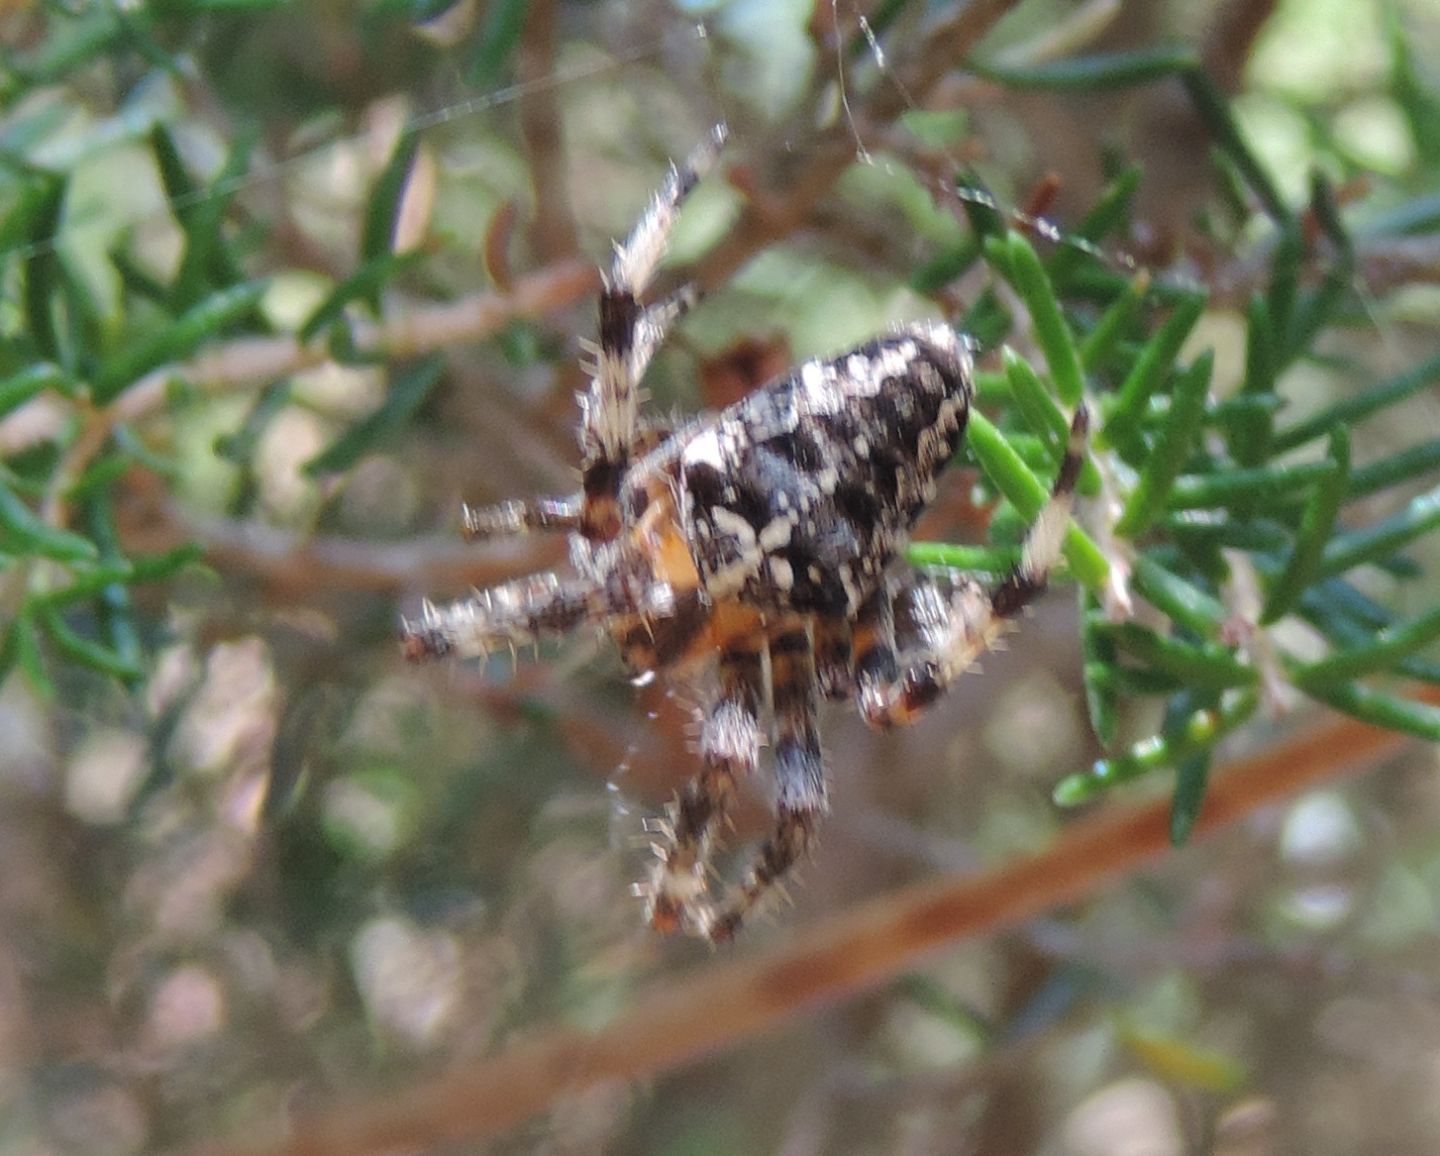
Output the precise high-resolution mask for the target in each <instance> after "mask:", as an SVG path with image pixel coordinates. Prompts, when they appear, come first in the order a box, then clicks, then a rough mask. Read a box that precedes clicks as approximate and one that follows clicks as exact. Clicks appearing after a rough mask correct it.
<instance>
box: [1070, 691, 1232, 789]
mask: <svg viewBox="0 0 1440 1156" xmlns="http://www.w3.org/2000/svg"><path fill="white" fill-rule="evenodd" d="M1259 703H1260V697H1259V695H1258V693H1256V692H1255V691H1253V690H1247V691H1240V692H1236V693H1232V694H1231V695H1228V696H1227V697H1226V698H1225V699H1224V700H1222V701H1221V704H1220V706H1219V707H1218V708H1207V709H1205V710H1200V711H1196V712H1195V713H1194V714H1192V715H1191V716H1190V717H1189V718H1188V719H1187V720H1186V721H1185V723H1184V725H1183V726H1181V727H1179V728H1177V730H1176V731H1175V732H1174V733H1172V734H1168V735H1155V736H1153V737H1152V738H1148V739H1145V740H1144V741H1143V742H1139V743H1136V744H1135V745H1134V746H1133V747H1131V748H1130V749H1129V750H1128V751H1127V752H1126V753H1125V754H1123V755H1119V756H1117V757H1116V758H1113V759H1101V760H1100V761H1099V762H1097V763H1095V765H1094V766H1092V767H1091V768H1090V770H1088V771H1085V772H1082V773H1080V774H1078V775H1070V776H1069V777H1067V778H1064V779H1062V780H1061V781H1060V783H1059V784H1058V785H1057V786H1056V788H1055V795H1054V797H1055V802H1056V803H1057V804H1059V805H1060V806H1062V807H1073V806H1075V805H1076V804H1078V803H1085V802H1089V801H1090V800H1091V799H1093V798H1095V797H1096V796H1098V795H1100V794H1101V793H1102V792H1104V791H1106V790H1108V789H1109V788H1110V787H1113V786H1115V785H1117V784H1119V783H1128V782H1130V781H1131V780H1133V779H1138V778H1140V777H1142V776H1143V775H1148V774H1150V773H1151V772H1152V771H1158V770H1162V769H1164V768H1166V767H1173V766H1177V765H1178V764H1179V763H1180V762H1181V761H1183V760H1184V759H1187V758H1190V757H1191V756H1193V755H1196V754H1199V753H1200V752H1202V751H1206V750H1209V749H1210V748H1211V747H1213V746H1214V745H1215V744H1216V743H1217V742H1219V741H1220V740H1221V739H1222V738H1224V737H1225V736H1226V735H1227V734H1229V733H1230V732H1231V731H1233V730H1234V729H1235V728H1236V727H1238V726H1240V725H1241V724H1242V723H1245V722H1247V721H1249V719H1250V717H1251V716H1252V715H1253V714H1254V713H1255V709H1256V707H1258V706H1259Z"/></svg>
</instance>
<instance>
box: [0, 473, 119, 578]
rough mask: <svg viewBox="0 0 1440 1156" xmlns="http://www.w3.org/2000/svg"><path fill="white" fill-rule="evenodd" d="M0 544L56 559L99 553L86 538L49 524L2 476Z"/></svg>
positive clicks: (86, 559) (90, 557)
mask: <svg viewBox="0 0 1440 1156" xmlns="http://www.w3.org/2000/svg"><path fill="white" fill-rule="evenodd" d="M0 548H3V549H5V550H7V551H11V552H18V553H26V554H39V555H40V556H41V557H43V558H53V559H55V560H56V561H57V562H89V561H93V560H95V559H97V558H98V557H99V556H100V551H99V550H98V549H97V548H96V546H95V543H94V542H92V541H90V539H89V538H85V537H82V536H81V535H79V534H76V533H73V532H71V531H70V530H66V529H63V528H62V527H59V526H52V525H50V523H48V522H46V521H45V520H44V519H43V518H41V517H40V516H39V515H38V514H36V513H35V512H34V511H33V510H32V509H30V507H29V506H27V505H26V504H25V503H24V502H23V501H21V500H20V497H19V495H18V494H16V493H15V491H14V490H12V489H11V488H10V486H9V485H8V484H7V483H6V482H5V481H3V480H0Z"/></svg>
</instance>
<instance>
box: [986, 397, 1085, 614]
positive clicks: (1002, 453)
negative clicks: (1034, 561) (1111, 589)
mask: <svg viewBox="0 0 1440 1156" xmlns="http://www.w3.org/2000/svg"><path fill="white" fill-rule="evenodd" d="M966 438H967V441H968V442H969V445H970V449H971V452H972V453H974V455H975V460H976V461H978V462H979V463H980V467H981V468H982V469H983V470H984V471H985V473H986V475H987V476H988V477H989V478H990V480H991V481H992V482H994V483H995V488H996V489H997V490H999V491H1000V493H1002V494H1004V495H1005V497H1006V498H1007V499H1008V500H1009V501H1010V503H1011V504H1012V505H1013V506H1014V507H1015V508H1016V509H1017V510H1019V511H1020V513H1021V515H1022V516H1023V517H1024V518H1025V519H1026V520H1033V519H1034V518H1035V517H1036V516H1037V515H1038V514H1039V513H1040V510H1041V509H1042V507H1044V505H1045V502H1046V501H1047V500H1048V498H1049V491H1047V490H1046V488H1045V486H1044V485H1043V484H1042V483H1041V482H1040V479H1039V478H1037V477H1036V476H1035V475H1034V474H1033V473H1032V472H1031V471H1030V468H1029V467H1028V466H1026V465H1025V463H1024V462H1023V461H1021V460H1020V456H1019V455H1018V454H1016V453H1015V451H1014V450H1013V449H1012V448H1011V447H1010V445H1009V444H1008V443H1007V442H1006V440H1005V435H1004V434H1002V433H1001V432H1000V431H999V430H998V429H996V428H995V426H994V425H993V424H992V423H991V422H990V420H989V419H988V418H986V417H985V415H984V414H980V413H975V412H973V411H972V412H971V414H970V424H969V426H968V427H967V432H966ZM1064 552H1065V558H1066V560H1067V561H1068V562H1069V563H1070V572H1071V573H1072V574H1074V575H1075V580H1076V581H1077V582H1079V583H1081V584H1082V585H1083V586H1085V587H1086V589H1089V590H1096V591H1098V590H1101V589H1102V588H1103V587H1104V585H1105V579H1106V578H1107V577H1108V576H1109V573H1110V563H1109V562H1107V561H1106V560H1105V555H1104V553H1103V552H1102V551H1101V550H1100V547H1099V546H1097V545H1095V543H1094V541H1092V540H1091V538H1090V536H1089V535H1088V534H1086V533H1085V531H1084V530H1082V529H1080V527H1079V526H1076V525H1075V524H1074V523H1073V522H1072V523H1071V525H1070V526H1069V527H1068V528H1067V529H1066V531H1065V546H1064Z"/></svg>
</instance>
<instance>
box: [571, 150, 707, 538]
mask: <svg viewBox="0 0 1440 1156" xmlns="http://www.w3.org/2000/svg"><path fill="white" fill-rule="evenodd" d="M725 136H726V129H725V126H724V125H717V126H716V127H715V129H714V130H713V131H712V132H711V134H710V137H709V139H707V140H706V141H705V142H704V143H703V144H701V145H700V147H699V148H697V149H696V150H695V151H694V153H692V154H691V156H690V158H689V160H688V161H687V162H686V163H685V164H684V165H683V166H681V167H679V168H672V169H671V170H670V175H669V177H667V178H666V181H665V183H664V184H663V185H661V187H660V190H659V191H658V192H657V193H656V194H655V198H654V200H653V201H651V203H650V207H649V208H648V209H647V210H646V211H645V215H644V216H643V217H641V218H640V223H639V224H637V225H636V226H635V229H634V231H633V232H632V233H631V234H630V236H629V237H628V238H627V239H626V241H625V243H624V244H622V245H617V246H616V248H615V258H614V261H613V262H612V263H611V266H610V271H609V274H608V275H607V276H606V278H605V286H604V289H603V290H602V292H601V294H600V343H599V349H598V351H597V352H596V364H595V374H594V378H593V379H592V381H591V384H590V390H589V392H588V393H587V394H586V395H585V397H584V398H582V399H581V423H580V445H581V450H582V456H583V462H582V464H581V477H582V487H583V491H584V495H585V504H584V512H583V515H582V532H583V533H584V534H585V535H586V537H589V538H592V539H597V540H601V541H608V540H609V539H611V538H613V537H615V536H616V534H618V533H619V529H620V522H621V519H620V511H619V508H618V504H617V502H616V497H617V495H618V494H619V492H620V484H621V479H622V478H623V477H624V474H625V467H626V465H627V464H628V462H629V459H630V456H631V453H632V451H633V447H634V445H635V441H636V434H637V429H638V424H639V404H640V399H639V382H640V378H641V377H642V376H643V375H644V372H645V368H646V366H647V365H648V364H649V362H650V358H651V357H652V356H653V355H654V353H655V350H656V348H658V346H659V344H660V342H661V341H662V340H663V339H664V336H665V331H666V330H667V329H668V327H669V326H670V325H671V323H672V322H674V320H675V319H676V318H677V317H679V316H680V315H681V314H682V313H684V311H685V310H686V309H687V308H689V306H690V304H691V303H692V302H693V301H694V294H693V292H691V291H686V290H682V291H681V292H680V293H677V294H676V295H675V296H673V297H671V298H669V299H667V300H665V301H662V302H659V303H658V304H655V305H651V306H648V307H646V306H644V305H642V304H641V303H640V298H641V296H642V294H643V293H644V292H645V289H646V288H647V287H648V285H649V284H650V281H651V279H652V278H653V277H654V275H655V270H656V268H657V267H658V266H659V264H660V259H661V257H662V256H664V253H665V243H666V240H667V238H668V236H669V233H670V229H671V227H672V226H673V225H674V223H675V218H676V216H677V214H678V213H679V210H680V205H681V204H682V202H683V201H684V200H685V198H686V197H687V196H688V195H689V193H690V191H691V190H692V189H693V188H694V187H695V186H696V185H697V184H698V183H699V181H700V178H701V177H702V176H703V175H704V174H705V172H706V170H708V169H709V168H710V166H711V165H712V164H714V162H715V158H716V157H717V156H718V155H719V152H720V148H721V146H722V145H723V144H724V143H725Z"/></svg>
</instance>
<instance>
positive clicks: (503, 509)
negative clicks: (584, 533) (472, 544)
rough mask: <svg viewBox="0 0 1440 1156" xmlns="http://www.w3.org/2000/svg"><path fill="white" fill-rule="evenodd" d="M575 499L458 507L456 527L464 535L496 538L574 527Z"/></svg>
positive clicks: (577, 505)
mask: <svg viewBox="0 0 1440 1156" xmlns="http://www.w3.org/2000/svg"><path fill="white" fill-rule="evenodd" d="M580 512H581V503H580V499H579V498H531V499H529V500H526V501H516V500H512V501H508V502H499V503H497V504H496V505H493V506H462V507H461V512H460V526H461V530H462V532H463V533H464V535H465V537H466V538H467V539H469V540H471V541H473V540H475V539H477V538H500V537H509V536H514V535H518V534H528V533H531V532H532V531H534V530H578V529H579V528H580Z"/></svg>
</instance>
